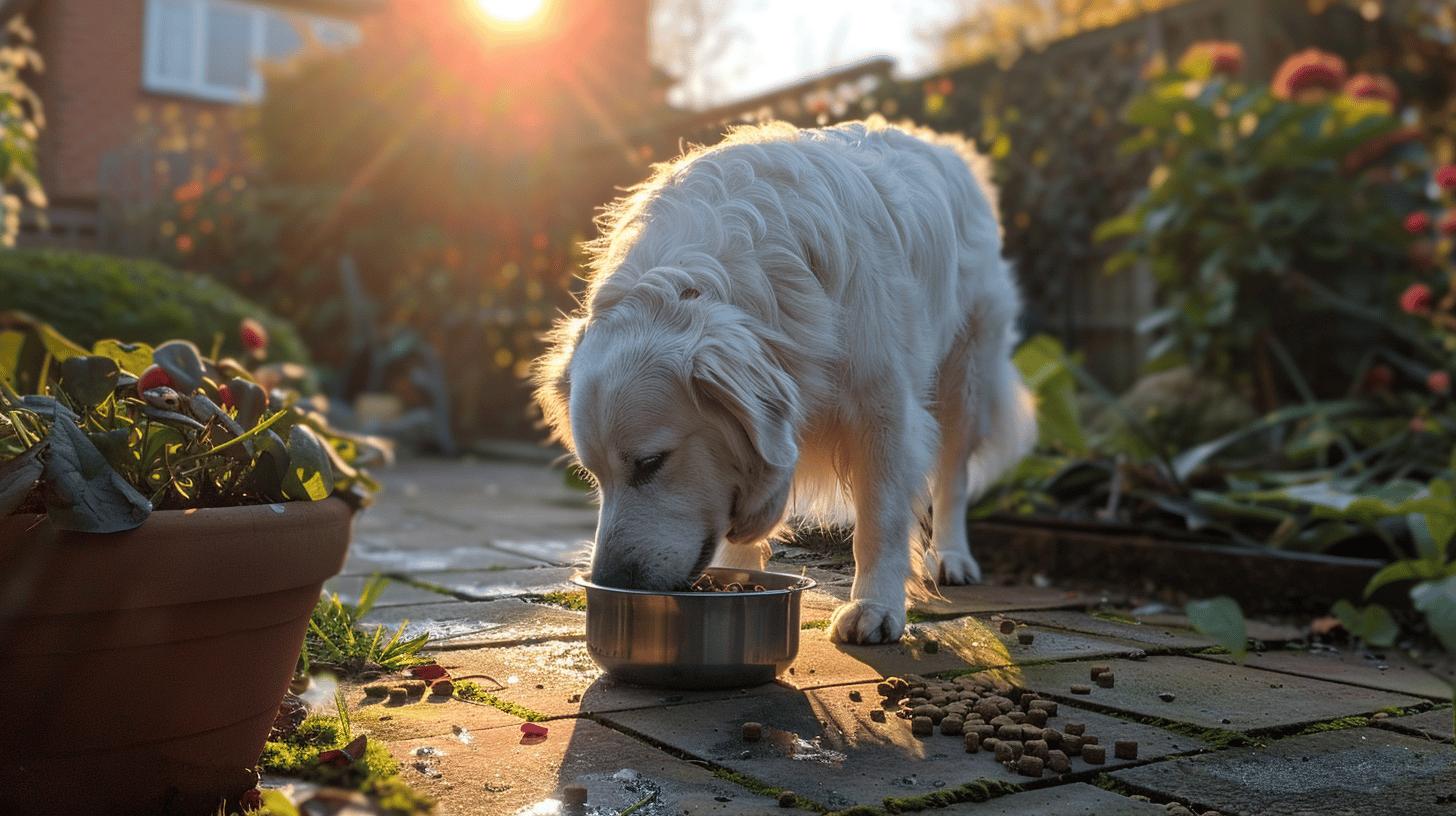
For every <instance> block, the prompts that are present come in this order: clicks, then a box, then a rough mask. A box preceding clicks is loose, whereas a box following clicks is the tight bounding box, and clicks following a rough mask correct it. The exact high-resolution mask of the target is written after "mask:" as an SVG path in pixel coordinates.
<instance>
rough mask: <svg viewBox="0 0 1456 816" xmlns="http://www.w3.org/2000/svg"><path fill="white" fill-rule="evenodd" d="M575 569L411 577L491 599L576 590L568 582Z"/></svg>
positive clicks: (473, 597)
mask: <svg viewBox="0 0 1456 816" xmlns="http://www.w3.org/2000/svg"><path fill="white" fill-rule="evenodd" d="M575 572H576V570H575V569H573V568H571V567H534V568H526V569H487V570H458V571H450V572H419V573H413V574H411V576H410V577H411V578H414V579H416V580H418V581H421V582H425V583H429V584H432V585H434V586H438V587H440V588H442V589H445V590H449V591H450V592H451V593H452V594H454V595H455V596H457V597H460V598H464V599H466V600H476V601H491V600H497V599H500V598H515V597H519V596H522V595H538V596H539V595H544V594H546V593H548V592H576V591H578V590H577V588H576V586H574V585H572V584H571V583H570V582H569V581H568V579H569V578H571V576H572V574H573V573H575ZM436 597H439V596H436Z"/></svg>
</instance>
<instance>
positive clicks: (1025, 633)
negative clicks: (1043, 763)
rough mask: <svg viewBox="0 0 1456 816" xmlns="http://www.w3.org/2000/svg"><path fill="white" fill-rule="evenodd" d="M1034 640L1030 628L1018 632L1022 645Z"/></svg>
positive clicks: (1018, 640)
mask: <svg viewBox="0 0 1456 816" xmlns="http://www.w3.org/2000/svg"><path fill="white" fill-rule="evenodd" d="M1034 640H1036V633H1035V632H1032V631H1030V630H1027V629H1022V630H1021V631H1020V632H1017V633H1016V642H1017V643H1020V644H1021V645H1022V646H1030V645H1031V642H1032V641H1034ZM1040 775H1041V774H1040V773H1038V774H1037V776H1040Z"/></svg>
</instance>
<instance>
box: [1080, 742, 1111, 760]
mask: <svg viewBox="0 0 1456 816" xmlns="http://www.w3.org/2000/svg"><path fill="white" fill-rule="evenodd" d="M1082 759H1084V760H1086V762H1087V764H1089V765H1101V764H1102V763H1104V762H1106V761H1107V749H1106V748H1105V747H1103V746H1101V745H1083V746H1082Z"/></svg>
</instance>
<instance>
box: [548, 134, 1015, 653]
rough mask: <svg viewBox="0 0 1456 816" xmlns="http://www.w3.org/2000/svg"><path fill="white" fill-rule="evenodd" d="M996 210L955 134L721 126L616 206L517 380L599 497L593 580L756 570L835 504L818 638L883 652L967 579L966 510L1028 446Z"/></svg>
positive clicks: (634, 582) (687, 578) (661, 583)
mask: <svg viewBox="0 0 1456 816" xmlns="http://www.w3.org/2000/svg"><path fill="white" fill-rule="evenodd" d="M993 195H994V194H993V191H992V188H991V186H990V184H989V183H988V179H987V174H986V168H985V162H984V161H983V160H982V159H981V158H980V157H978V156H977V155H976V154H975V153H974V151H973V150H972V148H971V147H970V146H968V145H967V144H966V143H965V142H964V141H962V140H960V139H957V138H953V137H950V136H941V135H937V134H934V133H931V132H929V131H925V130H909V129H905V128H900V127H892V126H889V125H887V124H886V123H885V122H884V120H882V119H878V118H876V119H872V120H870V121H867V122H857V123H852V124H846V125H840V126H838V127H833V128H827V129H822V130H799V129H796V128H793V127H790V126H788V125H785V124H771V125H765V126H761V127H749V128H742V129H738V130H734V131H733V132H732V133H731V134H729V136H728V137H727V138H726V139H725V140H724V141H723V142H722V143H721V144H719V145H717V146H714V147H710V148H700V149H697V150H694V151H693V152H691V153H689V154H687V155H685V156H683V157H682V158H680V159H677V160H676V161H673V162H669V163H667V164H663V165H659V166H658V167H656V168H655V172H654V173H653V175H652V178H650V179H649V180H648V181H646V182H645V183H643V184H642V185H640V186H638V187H635V188H633V189H632V190H631V191H629V193H628V195H627V196H626V197H624V198H623V199H621V200H620V201H618V202H616V203H615V204H613V205H611V206H610V207H609V208H608V209H607V211H606V212H605V214H604V216H603V218H602V219H601V226H602V233H603V234H602V236H601V238H600V239H599V240H597V241H596V242H594V244H593V245H592V246H591V247H590V249H591V254H592V274H591V278H590V285H589V288H588V290H587V293H586V296H585V299H584V302H583V307H582V309H581V310H580V311H579V313H578V314H577V315H576V316H574V317H571V318H569V319H567V320H565V321H563V322H562V323H560V324H558V325H557V326H556V327H555V328H554V329H553V331H552V333H551V336H550V338H549V341H550V344H551V348H550V350H549V351H548V352H547V354H546V355H545V356H543V357H542V358H541V359H540V360H538V361H537V364H536V370H535V379H536V384H537V393H536V398H537V401H538V402H539V403H540V405H541V407H542V409H543V411H544V414H545V418H546V421H547V423H548V425H549V426H550V427H551V429H552V430H553V432H554V434H555V436H556V438H558V439H559V440H560V441H561V442H563V443H564V444H565V445H566V447H567V448H568V450H571V451H572V452H574V453H575V455H576V456H577V458H578V460H579V461H580V464H581V465H582V467H584V468H585V469H586V470H587V471H589V472H590V473H591V475H592V476H593V477H594V479H595V481H596V483H597V485H598V489H599V491H600V500H601V514H600V516H599V518H598V522H597V539H596V549H595V552H594V554H593V557H592V568H591V574H592V580H594V581H596V582H598V583H603V584H608V585H613V586H622V587H635V588H643V589H673V588H684V587H685V586H686V585H687V584H688V583H689V582H691V581H692V580H693V579H694V578H695V577H697V575H698V574H699V573H700V572H701V571H702V570H703V568H704V567H705V566H707V565H708V564H709V563H710V561H712V562H714V563H720V564H731V565H737V566H751V567H755V568H760V567H762V565H763V563H764V560H765V556H766V554H767V545H766V540H767V539H768V538H770V537H772V536H773V535H775V534H776V533H778V532H780V530H781V527H782V525H783V523H784V520H785V519H786V518H787V517H788V515H789V514H790V511H791V509H792V510H793V512H795V513H804V512H815V511H824V510H825V509H826V508H828V507H832V506H834V505H836V504H839V505H841V506H844V505H848V508H847V509H852V511H853V518H854V519H855V522H856V527H855V533H854V561H855V575H854V584H853V588H852V590H851V592H850V601H849V602H848V603H846V604H844V605H843V606H841V607H840V608H839V609H838V610H837V611H836V612H835V614H834V618H833V621H832V623H831V634H832V636H833V637H835V638H836V639H838V640H840V641H844V642H856V643H878V642H889V641H894V640H898V639H899V637H900V635H901V633H902V632H903V631H904V627H905V602H906V592H907V586H908V588H909V591H911V592H915V591H917V590H924V587H925V586H926V581H925V579H924V577H923V576H924V575H925V572H926V571H927V570H928V571H929V573H930V574H931V575H934V576H935V577H936V578H938V580H939V581H940V582H941V583H943V584H964V583H968V582H974V581H977V580H979V579H980V567H979V566H978V565H977V564H976V560H975V559H974V558H973V557H971V551H970V547H969V544H968V543H967V540H966V509H967V505H968V503H969V501H970V499H971V498H972V497H973V496H974V495H975V494H976V493H977V492H978V491H980V490H981V489H983V488H985V487H986V486H987V485H989V484H990V483H992V482H993V481H994V480H995V479H996V478H998V476H999V475H1000V474H1001V473H1003V472H1004V471H1005V470H1006V469H1007V468H1009V467H1010V466H1012V465H1013V464H1014V463H1015V462H1016V461H1017V460H1018V459H1020V458H1021V457H1022V456H1023V455H1024V454H1025V452H1026V451H1027V450H1028V449H1029V448H1030V446H1031V444H1032V442H1033V438H1034V436H1035V417H1034V410H1033V406H1032V402H1031V398H1030V395H1029V394H1028V393H1027V391H1026V389H1025V387H1024V386H1023V384H1022V382H1021V379H1020V377H1019V375H1018V374H1017V372H1016V369H1015V368H1014V367H1013V366H1012V364H1011V361H1010V352H1011V349H1012V345H1013V343H1014V342H1015V330H1014V324H1015V322H1016V319H1017V314H1018V311H1019V309H1020V303H1019V298H1018V295H1017V290H1016V286H1015V283H1014V282H1013V280H1012V276H1011V271H1010V268H1009V267H1008V265H1007V264H1006V262H1005V261H1003V260H1002V258H1001V229H1000V225H999V223H998V221H997V214H996V208H995V205H994V204H993V201H992V197H993ZM927 493H928V495H929V498H930V503H931V509H932V524H931V527H932V533H931V542H930V548H929V550H928V551H926V552H925V553H924V554H923V557H922V555H921V554H920V553H918V552H915V553H912V549H911V537H912V531H913V528H916V527H917V522H916V518H917V508H921V507H923V506H924V500H925V498H926V495H927ZM791 498H792V499H793V502H792V507H791V501H790V500H791Z"/></svg>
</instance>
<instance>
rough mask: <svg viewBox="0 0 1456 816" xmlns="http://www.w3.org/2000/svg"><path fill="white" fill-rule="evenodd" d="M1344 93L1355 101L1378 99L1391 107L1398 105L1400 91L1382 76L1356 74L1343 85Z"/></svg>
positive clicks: (1387, 78)
mask: <svg viewBox="0 0 1456 816" xmlns="http://www.w3.org/2000/svg"><path fill="white" fill-rule="evenodd" d="M1345 93H1347V94H1349V95H1350V96H1352V97H1354V98H1356V99H1380V100H1384V101H1386V102H1389V103H1390V106H1391V107H1395V106H1396V105H1399V104H1400V89H1399V88H1397V87H1395V82H1394V81H1393V80H1392V79H1391V78H1390V77H1388V76H1385V75H1383V74H1356V75H1354V76H1352V77H1350V81H1349V82H1346V83H1345Z"/></svg>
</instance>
